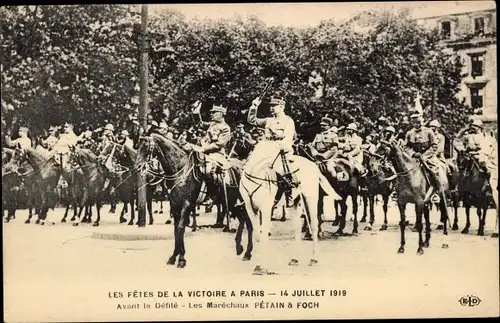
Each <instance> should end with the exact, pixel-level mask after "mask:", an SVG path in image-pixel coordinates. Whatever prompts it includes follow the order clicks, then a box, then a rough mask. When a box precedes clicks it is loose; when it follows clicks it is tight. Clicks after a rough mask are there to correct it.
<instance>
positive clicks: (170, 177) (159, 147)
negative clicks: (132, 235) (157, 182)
mask: <svg viewBox="0 0 500 323" xmlns="http://www.w3.org/2000/svg"><path fill="white" fill-rule="evenodd" d="M152 157H157V158H158V160H159V161H160V163H161V165H162V168H163V171H164V172H165V174H164V175H165V176H164V177H165V180H166V185H167V186H168V189H169V200H170V213H171V216H172V217H173V219H174V239H175V246H174V252H173V254H172V256H171V257H170V258H169V259H168V261H167V264H168V265H174V264H175V262H176V260H177V257H179V259H178V262H177V267H179V268H183V267H185V266H186V259H185V254H186V249H185V246H184V233H185V228H186V226H187V224H188V222H189V215H190V214H191V213H192V212H193V210H194V208H195V206H196V200H197V198H198V196H199V194H200V189H201V185H202V177H201V176H202V174H201V172H200V171H199V168H198V167H197V163H198V162H199V161H198V160H197V157H196V153H194V152H192V153H190V154H187V153H186V152H185V151H184V150H183V149H181V148H180V147H179V146H178V145H177V144H176V143H175V142H173V141H171V140H169V139H167V138H165V137H163V136H162V135H160V134H156V133H152V134H151V135H150V136H148V137H142V138H141V139H140V144H139V149H138V155H137V160H136V163H135V167H136V170H140V171H144V170H145V168H147V165H148V161H149V160H150V159H151V158H152ZM240 214H246V213H244V212H242V213H240ZM247 218H248V217H247ZM240 221H241V220H240ZM248 221H249V220H248ZM244 222H245V223H248V222H246V221H244ZM240 228H241V230H243V226H242V225H241V222H240V226H239V227H238V229H240ZM247 228H248V226H247ZM236 237H237V238H238V237H240V238H241V234H239V235H238V234H237V235H236ZM249 237H251V233H250V232H249ZM250 241H251V238H249V244H248V249H250V248H251V243H250ZM248 249H247V252H248ZM236 251H237V253H238V254H241V252H242V248H241V241H238V240H236Z"/></svg>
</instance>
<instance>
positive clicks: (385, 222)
mask: <svg viewBox="0 0 500 323" xmlns="http://www.w3.org/2000/svg"><path fill="white" fill-rule="evenodd" d="M390 196H391V194H390V193H388V194H384V195H382V200H383V202H384V204H383V205H382V210H383V211H384V224H382V227H381V228H380V230H381V231H385V230H387V225H388V222H387V210H388V207H387V205H388V204H389V197H390Z"/></svg>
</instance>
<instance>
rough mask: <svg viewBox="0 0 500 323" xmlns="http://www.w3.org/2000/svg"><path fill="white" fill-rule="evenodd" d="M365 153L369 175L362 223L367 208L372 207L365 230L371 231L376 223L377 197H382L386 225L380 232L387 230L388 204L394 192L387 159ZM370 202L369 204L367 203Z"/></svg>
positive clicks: (364, 219) (367, 176)
mask: <svg viewBox="0 0 500 323" xmlns="http://www.w3.org/2000/svg"><path fill="white" fill-rule="evenodd" d="M364 152H365V155H364V156H365V160H366V167H367V170H368V174H367V175H366V186H367V192H366V193H365V194H363V217H362V218H361V221H360V222H365V221H366V215H367V214H366V213H367V212H366V207H367V204H368V203H369V206H370V221H369V225H367V226H366V227H365V230H368V231H371V230H372V226H373V222H375V210H374V204H375V196H377V195H381V196H382V201H383V205H382V209H383V211H384V224H382V226H381V227H380V231H384V230H387V224H388V223H387V209H388V208H387V204H388V203H389V197H390V196H391V193H392V190H393V183H392V181H389V180H387V176H386V174H385V173H386V172H385V169H384V167H385V157H384V156H381V155H379V154H377V153H370V152H369V151H366V150H365V151H364ZM367 202H368V203H367Z"/></svg>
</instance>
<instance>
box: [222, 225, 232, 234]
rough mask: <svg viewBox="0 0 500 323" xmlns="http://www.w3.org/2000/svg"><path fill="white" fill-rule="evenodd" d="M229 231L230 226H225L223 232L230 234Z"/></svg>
mask: <svg viewBox="0 0 500 323" xmlns="http://www.w3.org/2000/svg"><path fill="white" fill-rule="evenodd" d="M229 231H230V230H229V226H228V225H226V226H224V229H222V232H229Z"/></svg>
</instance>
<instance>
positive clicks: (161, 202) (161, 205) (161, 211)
mask: <svg viewBox="0 0 500 323" xmlns="http://www.w3.org/2000/svg"><path fill="white" fill-rule="evenodd" d="M159 213H160V214H163V200H160V212H159Z"/></svg>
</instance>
